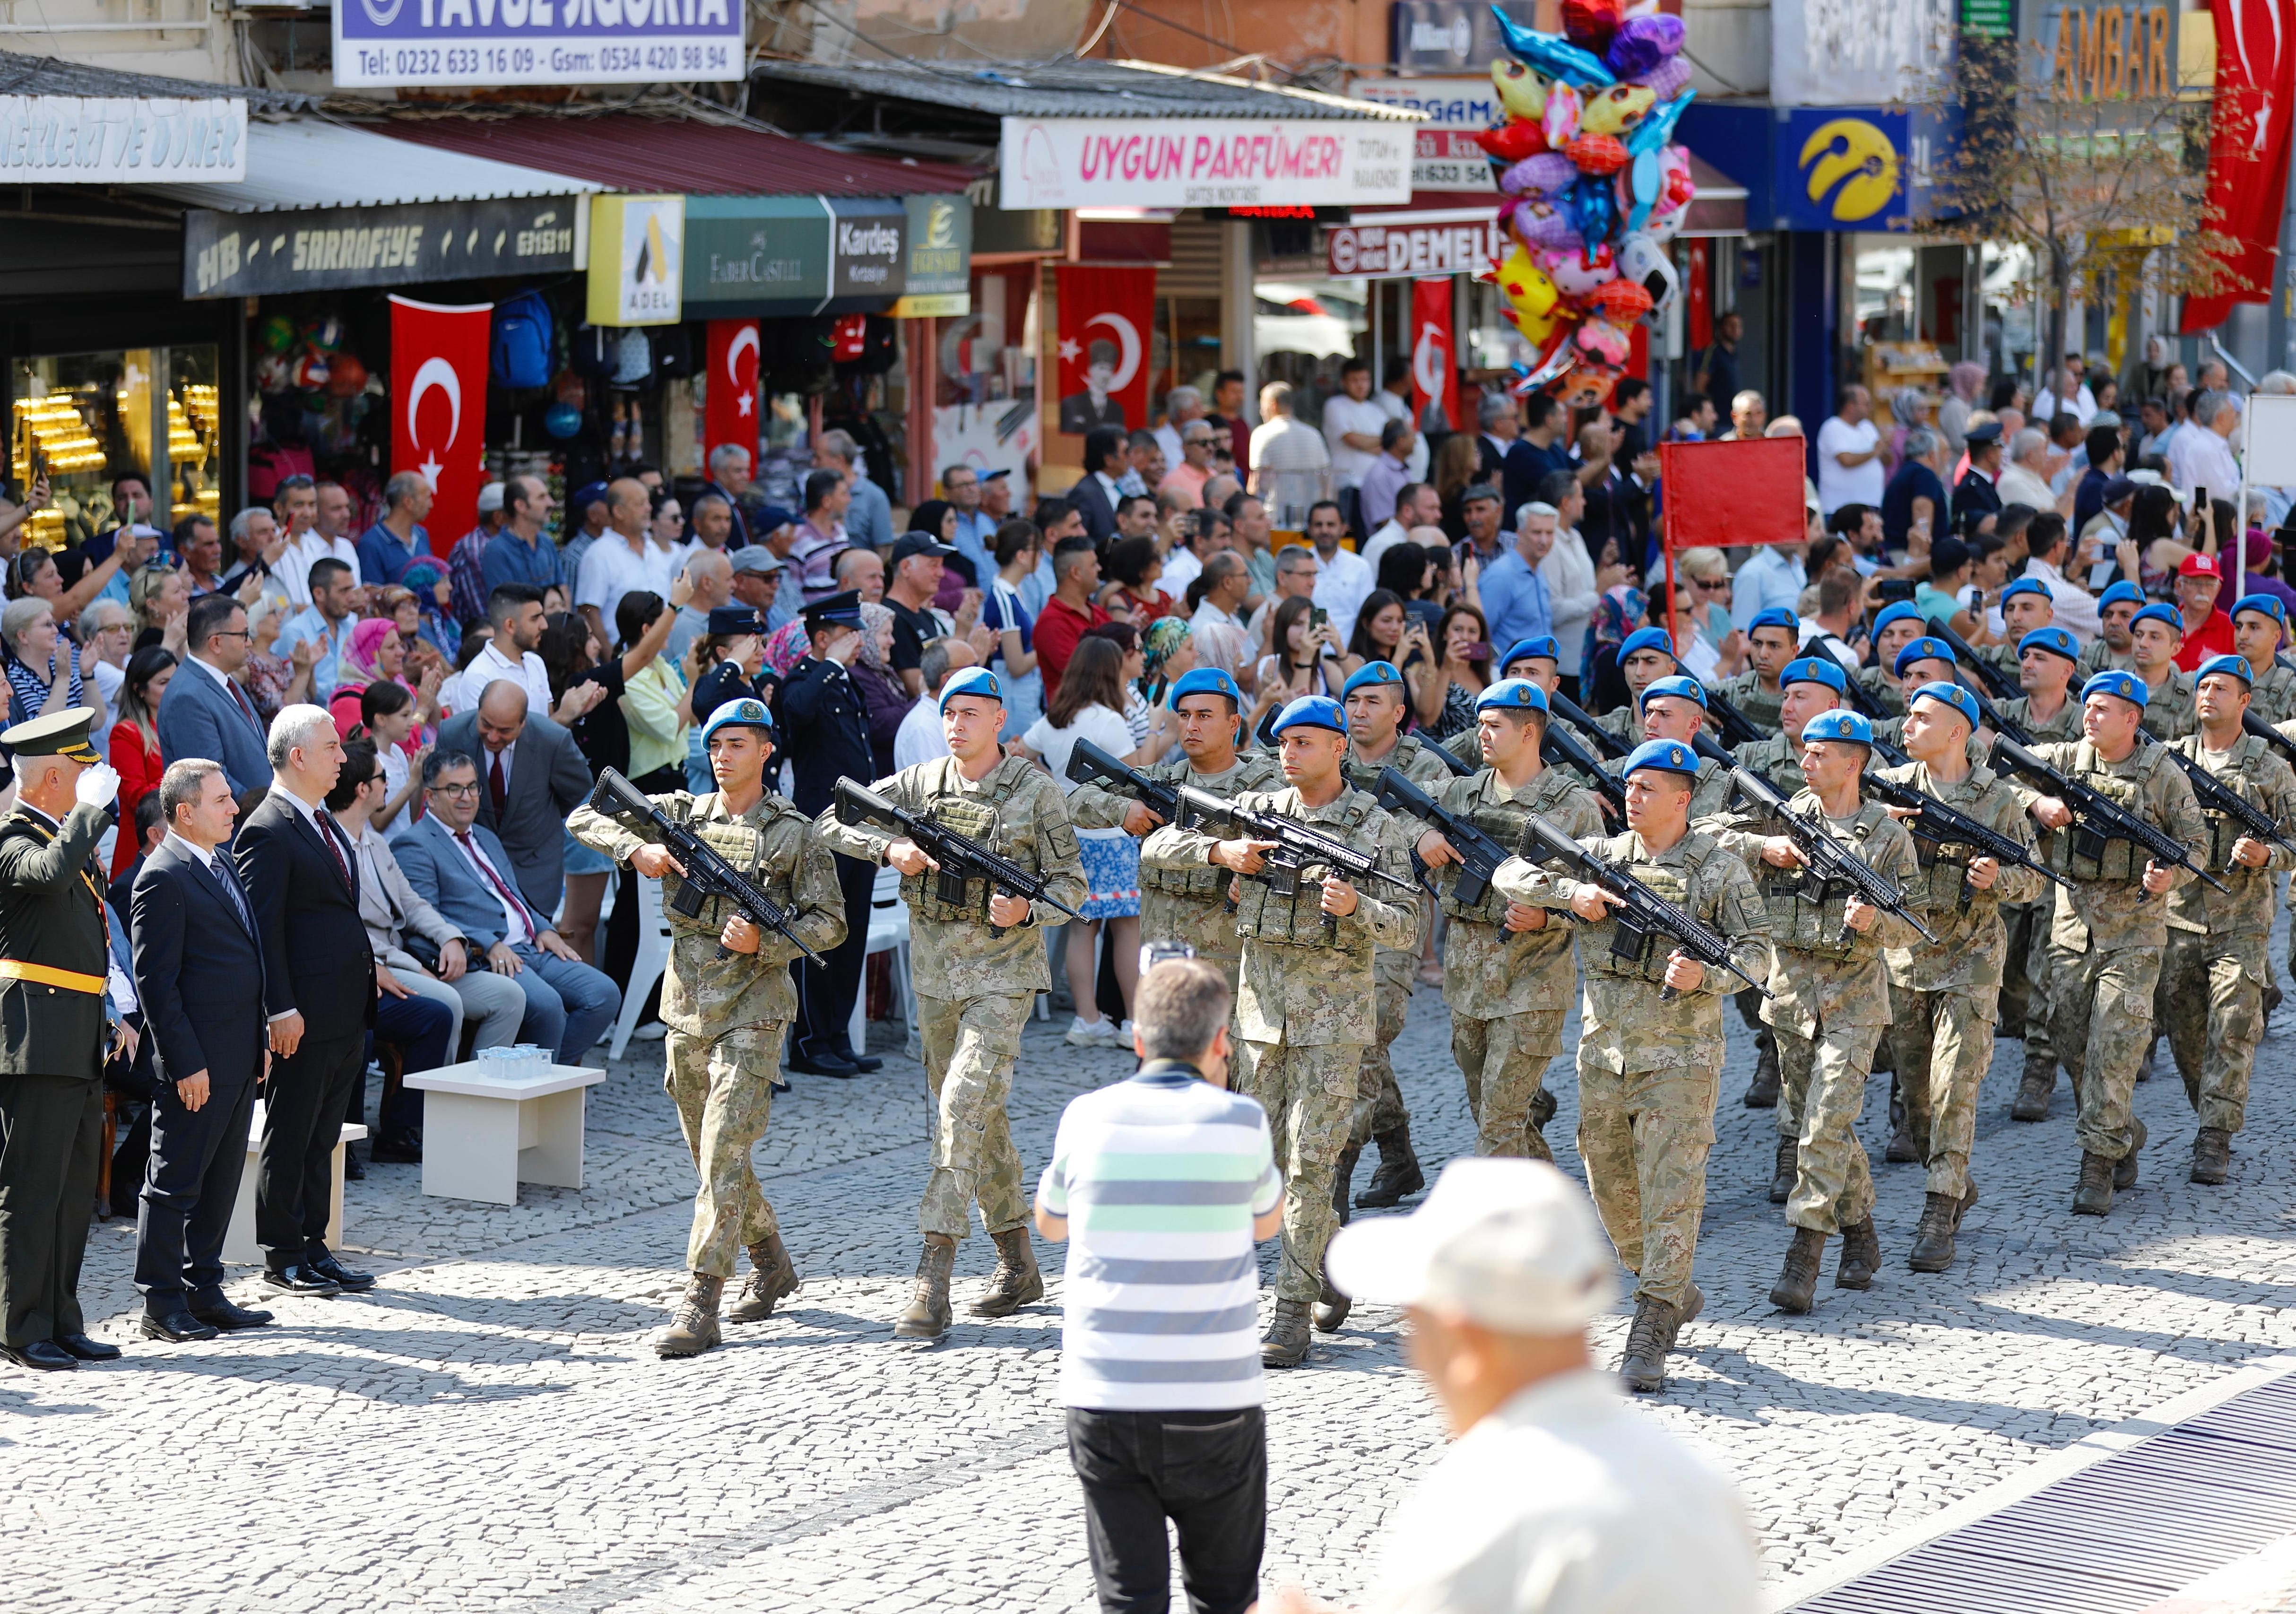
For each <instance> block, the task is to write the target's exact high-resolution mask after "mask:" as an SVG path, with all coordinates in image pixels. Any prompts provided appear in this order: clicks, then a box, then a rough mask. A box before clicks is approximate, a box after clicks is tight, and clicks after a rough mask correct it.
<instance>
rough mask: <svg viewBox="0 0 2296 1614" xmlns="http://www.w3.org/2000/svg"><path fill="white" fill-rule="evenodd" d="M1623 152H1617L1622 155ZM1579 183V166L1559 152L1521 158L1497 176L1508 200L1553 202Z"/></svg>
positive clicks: (1541, 153)
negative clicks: (1534, 198)
mask: <svg viewBox="0 0 2296 1614" xmlns="http://www.w3.org/2000/svg"><path fill="white" fill-rule="evenodd" d="M1573 144H1576V142H1573ZM1624 150H1625V148H1623V147H1621V148H1620V152H1621V155H1623V154H1624ZM1578 180H1579V165H1578V162H1577V161H1576V160H1575V159H1573V158H1571V157H1570V156H1567V155H1566V154H1564V153H1563V152H1540V153H1539V154H1538V156H1536V157H1526V158H1524V159H1523V160H1521V162H1519V163H1517V164H1515V165H1514V167H1513V168H1509V169H1508V170H1507V171H1506V172H1505V173H1504V174H1502V175H1500V176H1499V189H1500V190H1502V191H1504V192H1505V193H1507V194H1508V195H1510V196H1543V197H1546V199H1548V200H1549V201H1552V200H1553V199H1554V198H1555V197H1557V196H1560V195H1561V194H1562V193H1563V192H1565V191H1567V190H1569V189H1570V187H1571V186H1572V185H1573V184H1577V183H1578Z"/></svg>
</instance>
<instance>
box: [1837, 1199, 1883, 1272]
mask: <svg viewBox="0 0 2296 1614" xmlns="http://www.w3.org/2000/svg"><path fill="white" fill-rule="evenodd" d="M1881 1270H1882V1241H1881V1239H1880V1238H1879V1237H1878V1236H1877V1235H1876V1234H1875V1233H1874V1215H1873V1213H1872V1212H1871V1211H1868V1212H1867V1213H1866V1219H1865V1220H1864V1221H1862V1222H1854V1223H1852V1224H1851V1225H1849V1226H1847V1227H1845V1228H1843V1229H1842V1230H1841V1258H1840V1259H1839V1260H1837V1261H1836V1262H1834V1264H1833V1287H1834V1288H1836V1289H1871V1288H1873V1287H1874V1274H1875V1273H1877V1272H1879V1271H1881Z"/></svg>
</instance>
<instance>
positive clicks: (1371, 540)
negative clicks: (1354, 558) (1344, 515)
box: [1357, 516, 1411, 578]
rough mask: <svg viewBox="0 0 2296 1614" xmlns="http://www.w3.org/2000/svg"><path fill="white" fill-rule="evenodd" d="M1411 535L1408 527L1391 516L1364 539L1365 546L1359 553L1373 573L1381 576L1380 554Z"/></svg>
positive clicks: (1375, 575) (1374, 575)
mask: <svg viewBox="0 0 2296 1614" xmlns="http://www.w3.org/2000/svg"><path fill="white" fill-rule="evenodd" d="M1410 536H1411V533H1410V530H1409V529H1408V528H1406V527H1405V526H1404V525H1403V524H1402V523H1401V522H1400V521H1398V520H1396V519H1395V518H1394V517H1393V516H1390V517H1389V518H1388V519H1387V520H1384V521H1382V522H1381V523H1380V527H1379V530H1378V531H1376V532H1374V533H1373V534H1372V535H1371V537H1368V538H1365V540H1364V546H1363V548H1362V549H1360V550H1358V551H1357V553H1358V554H1360V555H1362V556H1363V563H1364V564H1365V565H1366V566H1368V567H1370V568H1371V575H1372V576H1373V577H1374V578H1376V577H1378V576H1379V558H1380V556H1382V555H1383V554H1385V553H1387V552H1388V551H1389V550H1390V549H1392V548H1394V547H1395V546H1396V545H1398V544H1400V543H1402V542H1403V541H1404V540H1405V539H1406V538H1407V537H1410Z"/></svg>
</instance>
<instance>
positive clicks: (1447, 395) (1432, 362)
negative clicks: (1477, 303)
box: [1411, 276, 1459, 430]
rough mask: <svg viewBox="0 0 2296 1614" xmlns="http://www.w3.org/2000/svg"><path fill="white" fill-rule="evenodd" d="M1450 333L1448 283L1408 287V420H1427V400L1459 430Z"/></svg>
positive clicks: (1422, 282) (1456, 376) (1456, 379)
mask: <svg viewBox="0 0 2296 1614" xmlns="http://www.w3.org/2000/svg"><path fill="white" fill-rule="evenodd" d="M1455 351H1456V344H1455V342H1454V340H1453V338H1452V333H1451V281H1450V277H1449V276H1445V277H1444V278H1442V279H1440V280H1415V281H1413V282H1412V283H1411V420H1412V423H1413V424H1414V425H1416V424H1418V423H1419V422H1422V421H1423V420H1425V419H1426V418H1427V405H1428V402H1429V400H1433V401H1434V402H1436V403H1438V404H1440V405H1442V406H1443V419H1444V420H1445V421H1446V422H1448V423H1449V424H1450V426H1451V427H1452V429H1453V430H1458V429H1459V367H1458V365H1457V364H1456V362H1455V359H1454V353H1455Z"/></svg>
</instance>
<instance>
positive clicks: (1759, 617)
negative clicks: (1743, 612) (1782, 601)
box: [1746, 605, 1801, 636]
mask: <svg viewBox="0 0 2296 1614" xmlns="http://www.w3.org/2000/svg"><path fill="white" fill-rule="evenodd" d="M1758 627H1783V628H1784V629H1785V630H1786V632H1788V633H1790V634H1796V635H1799V634H1800V632H1801V620H1800V618H1798V617H1796V616H1795V615H1794V614H1793V612H1792V611H1790V610H1787V609H1786V608H1785V607H1784V606H1783V605H1773V606H1771V607H1770V608H1769V609H1768V610H1758V611H1756V612H1755V613H1754V619H1753V620H1752V621H1751V622H1749V623H1747V624H1746V632H1747V634H1748V635H1750V636H1751V635H1752V633H1753V631H1754V630H1755V629H1756V628H1758Z"/></svg>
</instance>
